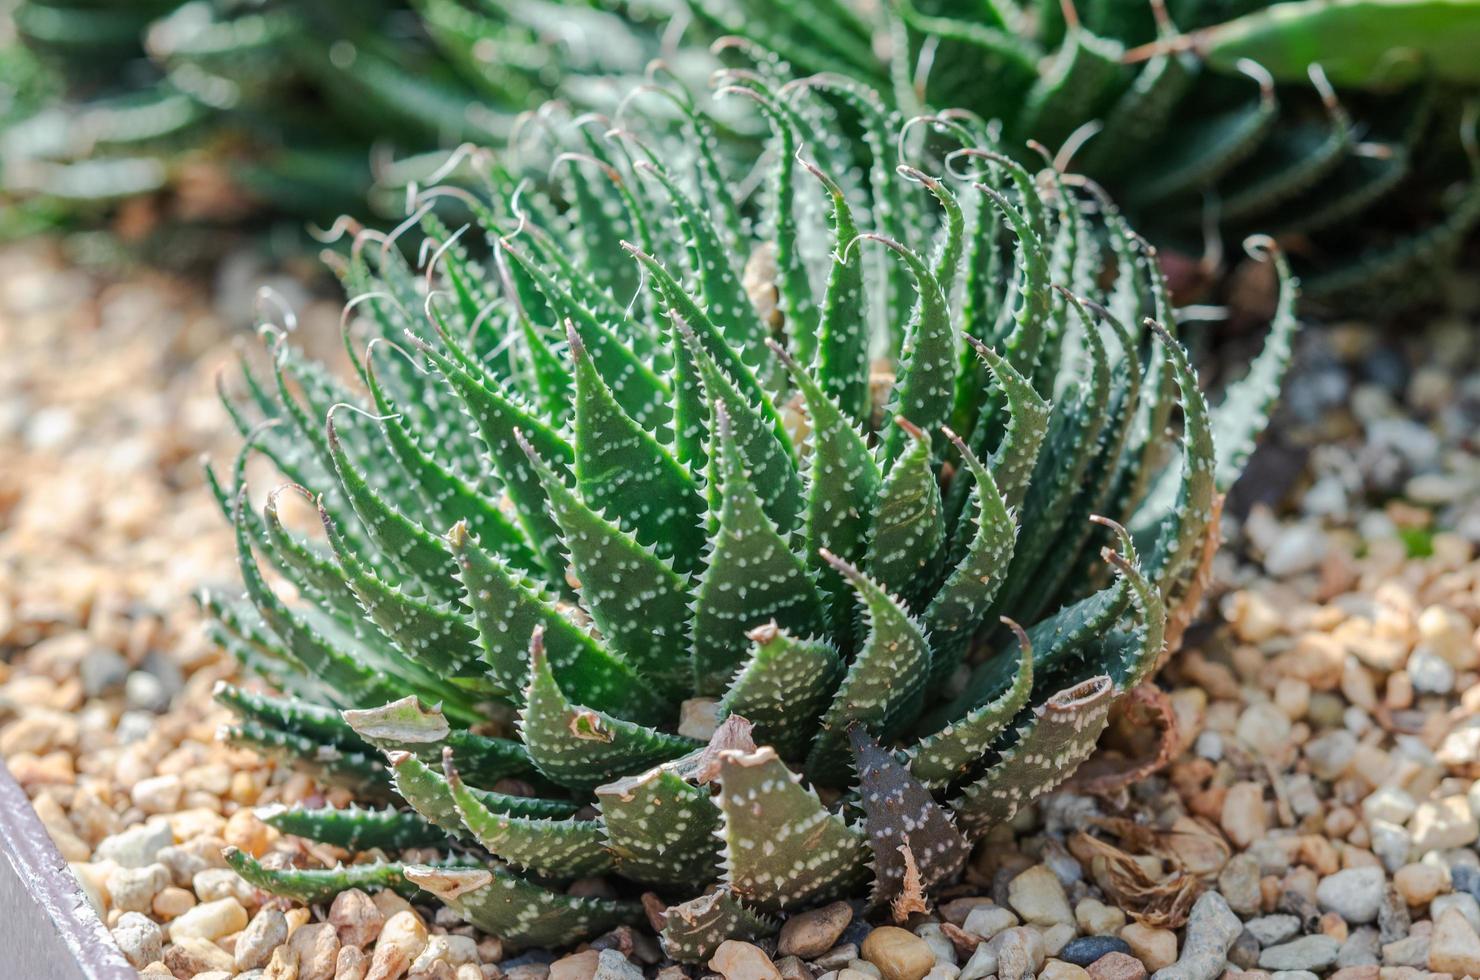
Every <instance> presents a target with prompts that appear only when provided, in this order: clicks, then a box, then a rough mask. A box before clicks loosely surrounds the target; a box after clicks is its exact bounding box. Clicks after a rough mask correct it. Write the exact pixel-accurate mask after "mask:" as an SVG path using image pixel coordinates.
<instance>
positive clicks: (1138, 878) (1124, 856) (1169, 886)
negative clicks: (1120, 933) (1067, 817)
mask: <svg viewBox="0 0 1480 980" xmlns="http://www.w3.org/2000/svg"><path fill="white" fill-rule="evenodd" d="M1075 841H1076V844H1077V845H1079V847H1082V848H1084V849H1086V850H1088V851H1089V852H1090V853H1091V854H1093V855H1094V858H1095V860H1094V861H1092V862H1091V864H1092V867H1093V871H1094V874H1095V880H1096V881H1097V882H1098V883H1099V885H1100V887H1101V888H1103V889H1104V890H1105V893H1106V894H1107V895H1108V896H1109V897H1110V898H1111V899H1112V900H1114V901H1115V902H1117V903H1118V904H1119V905H1120V907H1121V908H1123V909H1125V911H1126V912H1127V914H1129V915H1130V916H1131V917H1132V918H1133V919H1135V920H1136V921H1137V922H1140V923H1142V924H1143V925H1147V926H1152V927H1155V928H1158V929H1177V928H1180V927H1181V926H1183V925H1186V923H1187V917H1188V915H1190V914H1191V912H1192V903H1193V902H1195V901H1197V896H1198V895H1199V894H1201V893H1202V890H1203V886H1202V882H1201V881H1199V880H1198V878H1197V876H1196V875H1192V874H1188V873H1187V872H1185V871H1180V870H1179V871H1176V872H1174V873H1173V874H1171V875H1168V876H1166V877H1164V878H1163V879H1161V880H1160V881H1158V880H1156V879H1153V878H1152V877H1151V875H1150V874H1148V873H1147V872H1146V869H1145V868H1143V867H1142V866H1141V865H1140V863H1139V862H1137V861H1136V858H1135V855H1133V854H1129V853H1127V852H1126V851H1122V850H1121V849H1120V848H1118V847H1116V846H1115V845H1113V844H1111V843H1109V842H1107V841H1103V840H1100V839H1099V838H1097V837H1092V836H1090V835H1089V834H1086V833H1085V832H1084V831H1079V832H1078V833H1077V834H1076V835H1075Z"/></svg>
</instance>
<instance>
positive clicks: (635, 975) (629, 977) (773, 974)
mask: <svg viewBox="0 0 1480 980" xmlns="http://www.w3.org/2000/svg"><path fill="white" fill-rule="evenodd" d="M439 938H440V939H446V940H447V941H448V945H449V948H455V947H456V946H457V942H456V940H465V941H466V942H467V943H468V945H469V946H473V945H474V944H473V940H472V939H471V938H469V937H467V936H441V937H439V936H433V937H432V939H431V942H430V943H428V944H427V949H428V951H430V950H431V948H432V945H433V944H435V943H436V942H437V940H438V939H439ZM721 945H723V944H721ZM747 945H748V944H747ZM425 955H427V954H426V953H423V954H422V956H425ZM716 955H718V953H716ZM761 955H762V956H765V954H764V953H762V954H761ZM474 956H475V958H476V953H475V954H474ZM444 959H445V960H446V961H447V962H449V963H455V962H457V961H458V960H457V959H456V954H449V955H448V956H446V957H444ZM464 962H466V960H464ZM770 964H771V960H770V958H769V957H767V958H766V965H768V966H770ZM726 976H727V977H728V976H729V975H728V974H726ZM737 977H740V978H742V980H743V978H749V980H780V977H781V974H780V973H779V972H777V970H776V968H775V967H774V966H771V971H770V972H769V973H764V972H757V973H752V974H744V973H742V974H737ZM595 980H643V977H642V967H640V966H638V965H637V964H635V963H633V962H632V961H631V960H629V959H627V957H626V956H625V955H623V953H622V951H621V950H617V949H603V950H602V951H601V955H600V956H598V957H597V958H596V975H595Z"/></svg>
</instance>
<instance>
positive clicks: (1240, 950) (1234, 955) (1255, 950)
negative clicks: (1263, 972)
mask: <svg viewBox="0 0 1480 980" xmlns="http://www.w3.org/2000/svg"><path fill="white" fill-rule="evenodd" d="M1228 962H1230V963H1232V964H1233V965H1234V966H1236V967H1238V968H1240V969H1243V970H1252V969H1253V968H1254V967H1255V966H1258V965H1259V940H1257V939H1255V938H1254V934H1253V933H1252V932H1250V931H1249V930H1247V929H1245V930H1244V931H1243V932H1241V933H1239V934H1238V938H1237V939H1235V940H1234V941H1233V945H1232V946H1230V947H1228Z"/></svg>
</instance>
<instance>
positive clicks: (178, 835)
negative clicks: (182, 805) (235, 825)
mask: <svg viewBox="0 0 1480 980" xmlns="http://www.w3.org/2000/svg"><path fill="white" fill-rule="evenodd" d="M169 821H170V830H172V831H173V832H174V834H175V840H178V841H192V840H194V839H196V838H197V837H220V836H221V829H222V827H224V826H225V825H226V820H225V818H224V817H222V816H221V814H219V813H217V812H216V809H215V808H214V807H207V806H198V807H193V808H191V809H189V810H181V811H179V812H178V813H172V814H170V816H169Z"/></svg>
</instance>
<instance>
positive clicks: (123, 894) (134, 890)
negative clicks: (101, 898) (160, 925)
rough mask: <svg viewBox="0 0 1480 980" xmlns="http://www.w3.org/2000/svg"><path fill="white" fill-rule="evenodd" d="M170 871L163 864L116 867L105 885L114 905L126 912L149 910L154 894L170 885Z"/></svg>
mask: <svg viewBox="0 0 1480 980" xmlns="http://www.w3.org/2000/svg"><path fill="white" fill-rule="evenodd" d="M169 883H170V871H169V869H168V868H166V867H165V866H164V865H162V864H149V865H145V866H144V867H142V868H114V869H113V870H112V871H111V872H109V874H108V879H107V882H106V883H105V886H104V887H106V888H107V889H108V897H109V899H111V900H112V903H113V907H114V908H116V909H122V910H123V911H125V912H148V911H149V908H150V906H151V905H153V904H154V896H156V895H158V894H159V893H160V892H161V891H162V890H164V889H165V888H167V887H169Z"/></svg>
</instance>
